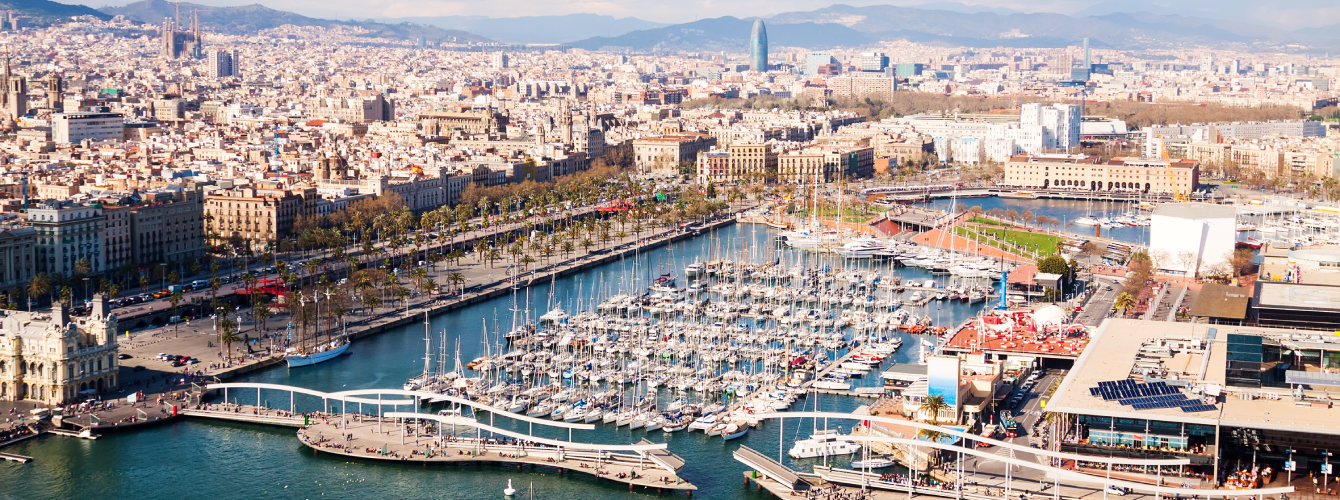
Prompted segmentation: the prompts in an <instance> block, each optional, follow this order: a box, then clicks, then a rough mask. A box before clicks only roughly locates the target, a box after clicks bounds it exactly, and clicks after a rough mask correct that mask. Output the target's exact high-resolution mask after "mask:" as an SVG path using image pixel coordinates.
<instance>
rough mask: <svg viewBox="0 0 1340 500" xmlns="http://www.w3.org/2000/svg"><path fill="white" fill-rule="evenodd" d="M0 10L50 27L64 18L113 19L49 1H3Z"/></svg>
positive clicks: (88, 8) (93, 11)
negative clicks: (17, 14)
mask: <svg viewBox="0 0 1340 500" xmlns="http://www.w3.org/2000/svg"><path fill="white" fill-rule="evenodd" d="M0 10H6V11H16V12H18V13H20V14H23V15H24V16H27V17H28V18H29V19H30V20H31V21H32V22H33V23H34V24H38V25H43V26H45V25H48V24H51V23H53V22H57V21H59V20H60V18H62V17H67V18H68V17H74V16H93V17H96V18H98V19H111V18H112V16H109V15H107V14H104V13H102V12H98V11H97V10H96V9H94V8H92V7H88V6H85V5H69V4H63V3H58V2H51V1H48V0H3V1H0Z"/></svg>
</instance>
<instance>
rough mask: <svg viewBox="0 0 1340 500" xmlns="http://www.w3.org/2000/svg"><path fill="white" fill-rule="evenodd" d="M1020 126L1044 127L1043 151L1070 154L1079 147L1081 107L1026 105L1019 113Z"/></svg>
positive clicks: (1068, 105) (1069, 105)
mask: <svg viewBox="0 0 1340 500" xmlns="http://www.w3.org/2000/svg"><path fill="white" fill-rule="evenodd" d="M1019 125H1021V126H1023V127H1028V126H1040V127H1042V148H1043V149H1047V150H1050V149H1059V150H1061V151H1063V152H1069V151H1070V148H1073V147H1078V146H1079V128H1080V116H1079V106H1076V105H1074V104H1052V105H1049V106H1043V105H1042V104H1039V103H1029V104H1025V105H1023V108H1021V110H1020V113H1019Z"/></svg>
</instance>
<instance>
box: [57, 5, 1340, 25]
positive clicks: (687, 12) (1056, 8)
mask: <svg viewBox="0 0 1340 500" xmlns="http://www.w3.org/2000/svg"><path fill="white" fill-rule="evenodd" d="M72 3H80V4H82V5H87V6H89V7H93V8H102V7H111V6H121V5H127V4H133V3H135V2H132V1H127V0H112V1H106V2H96V3H95V2H72ZM197 3H199V4H202V5H210V6H243V5H252V4H255V3H256V2H252V1H250V0H207V1H202V2H197ZM262 4H263V5H265V6H267V7H270V8H274V9H278V10H287V11H293V12H296V13H299V14H303V15H306V16H310V17H316V18H326V19H341V20H358V19H388V20H389V19H413V18H425V17H436V16H487V17H491V18H499V19H505V18H515V17H523V16H518V15H517V14H518V13H520V12H524V13H525V14H524V15H525V16H561V15H568V14H582V13H591V14H603V15H612V16H614V17H633V18H638V19H642V20H645V21H651V22H656V23H663V24H676V23H685V22H692V21H695V20H699V19H703V18H706V17H709V16H704V15H703V14H702V13H703V12H711V13H712V14H711V16H712V17H715V16H733V17H738V18H742V19H753V18H763V19H768V18H770V17H773V16H776V15H778V14H782V13H787V12H797V11H801V12H803V11H809V10H815V9H822V8H827V7H831V6H835V5H849V6H853V7H865V6H879V5H894V6H900V7H914V8H922V9H933V10H947V11H953V12H960V13H981V12H989V13H998V14H1004V15H1008V14H1015V13H1023V14H1031V13H1050V14H1062V15H1067V16H1073V17H1077V18H1083V17H1088V16H1102V15H1107V14H1112V13H1127V14H1132V13H1139V12H1148V13H1154V14H1172V15H1179V16H1188V17H1195V18H1203V19H1208V20H1222V21H1230V22H1235V23H1241V24H1246V25H1262V26H1269V27H1272V28H1280V29H1289V30H1293V29H1300V28H1316V27H1321V26H1327V25H1332V24H1340V5H1337V4H1335V3H1334V2H1327V1H1325V0H1299V1H1290V2H1286V1H1282V0H1272V1H1267V2H1253V1H1249V0H1224V1H1211V0H1190V1H1185V2H1167V1H1164V0H1137V1H1132V2H1115V1H1109V0H1043V1H1040V2H1027V1H1023V0H975V1H966V2H954V1H925V0H854V1H848V2H840V3H835V2H830V1H813V0H783V1H763V0H743V1H737V2H730V3H729V4H722V3H720V2H716V1H713V0H697V1H694V2H690V4H689V6H690V8H685V7H686V5H685V4H683V3H680V2H660V1H656V2H640V1H639V2H634V1H631V0H610V1H607V2H604V3H602V4H600V5H601V7H600V8H599V9H594V8H592V7H591V4H589V3H584V2H545V3H542V4H536V3H534V2H531V1H529V0H504V1H502V2H489V3H483V4H481V3H475V2H469V3H467V2H462V1H456V0H445V1H444V0H429V1H403V0H401V1H392V2H386V3H378V4H375V5H374V4H367V3H365V2H353V1H350V0H334V1H333V2H318V1H315V0H283V1H274V2H268V3H266V2H262Z"/></svg>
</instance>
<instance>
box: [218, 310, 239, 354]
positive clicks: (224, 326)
mask: <svg viewBox="0 0 1340 500" xmlns="http://www.w3.org/2000/svg"><path fill="white" fill-rule="evenodd" d="M240 340H242V338H241V337H238V336H237V322H235V321H233V320H232V318H229V317H227V316H224V317H223V319H221V320H219V343H220V344H223V351H224V354H225V355H226V356H227V357H228V361H229V362H232V361H233V343H234V342H238V341H240Z"/></svg>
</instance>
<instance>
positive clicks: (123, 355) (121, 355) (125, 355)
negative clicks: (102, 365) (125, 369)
mask: <svg viewBox="0 0 1340 500" xmlns="http://www.w3.org/2000/svg"><path fill="white" fill-rule="evenodd" d="M130 358H131V356H130V355H129V354H126V353H124V352H123V353H121V354H117V355H116V359H130Z"/></svg>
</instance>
